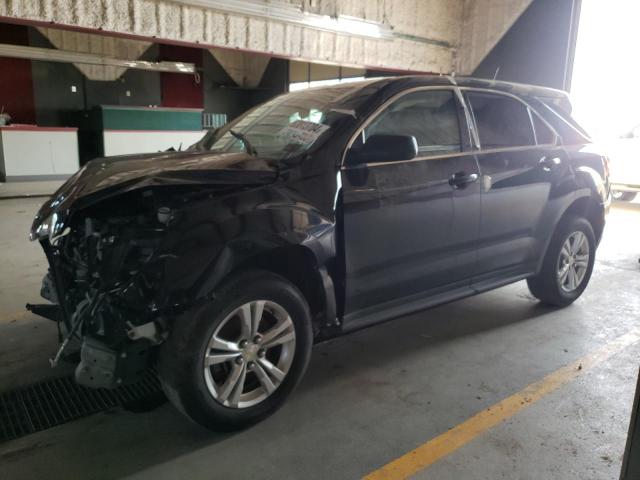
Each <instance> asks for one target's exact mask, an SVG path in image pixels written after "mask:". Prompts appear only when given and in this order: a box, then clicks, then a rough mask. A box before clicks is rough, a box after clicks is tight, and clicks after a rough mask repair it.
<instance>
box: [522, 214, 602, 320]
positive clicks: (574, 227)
mask: <svg viewBox="0 0 640 480" xmlns="http://www.w3.org/2000/svg"><path fill="white" fill-rule="evenodd" d="M571 239H573V243H571V242H572V240H571ZM567 242H569V243H568V245H569V247H571V248H573V246H574V245H577V243H576V242H580V244H581V245H584V244H585V242H586V245H587V248H588V253H586V254H585V250H584V249H579V250H578V252H577V253H576V254H575V258H574V260H573V261H572V260H569V257H568V256H567V255H566V252H565V251H563V247H565V245H566V244H567ZM578 246H579V245H578ZM569 253H571V252H569ZM595 253H596V240H595V235H594V233H593V228H592V227H591V224H590V223H589V222H588V221H587V220H586V219H584V218H582V217H577V216H569V217H567V218H565V219H564V220H563V221H562V223H560V225H558V227H557V228H556V231H555V232H554V234H553V237H552V238H551V242H550V243H549V247H548V248H547V252H546V254H545V257H544V259H543V262H542V269H541V270H540V273H538V274H537V275H535V276H533V277H530V278H528V279H527V285H528V286H529V290H530V291H531V293H532V294H533V295H534V296H535V297H536V298H538V299H539V300H540V301H541V302H543V303H546V304H548V305H554V306H557V307H566V306H567V305H570V304H572V303H573V302H574V301H575V300H576V299H577V298H578V297H579V296H580V295H582V292H584V289H585V288H586V287H587V284H588V283H589V279H590V278H591V273H592V272H593V265H594V263H595ZM572 256H573V255H572ZM585 262H586V265H584V263H585ZM561 268H562V270H561ZM564 272H566V276H565V274H564ZM572 272H575V275H576V276H573V273H572ZM578 280H579V281H578Z"/></svg>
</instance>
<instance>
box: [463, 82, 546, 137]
mask: <svg viewBox="0 0 640 480" xmlns="http://www.w3.org/2000/svg"><path fill="white" fill-rule="evenodd" d="M467 99H468V100H469V103H470V104H471V109H472V111H473V116H474V118H475V121H476V126H477V128H478V135H479V137H480V145H481V146H482V148H483V149H491V148H505V147H520V146H527V145H535V144H536V141H535V137H534V135H533V127H532V125H531V119H530V118H529V111H528V109H527V107H526V105H524V104H523V103H521V102H519V101H517V100H515V99H513V98H510V97H506V96H503V95H492V94H490V93H478V92H469V93H467Z"/></svg>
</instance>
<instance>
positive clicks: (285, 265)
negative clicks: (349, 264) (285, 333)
mask: <svg viewBox="0 0 640 480" xmlns="http://www.w3.org/2000/svg"><path fill="white" fill-rule="evenodd" d="M256 269H257V270H265V271H268V272H271V273H275V274H277V275H280V276H281V277H283V278H285V279H287V280H288V281H289V282H291V283H292V284H293V285H295V286H296V287H297V288H298V289H299V290H300V292H301V293H302V295H303V296H304V297H305V299H306V300H307V303H308V304H309V308H310V310H311V317H312V321H313V330H314V335H317V334H318V333H319V332H320V330H322V329H323V328H327V327H332V326H334V325H335V322H336V299H335V298H336V297H335V290H334V284H333V279H332V278H331V276H330V275H329V273H328V271H327V268H326V266H324V265H319V264H318V261H317V258H316V256H315V255H314V253H313V251H312V250H311V249H310V248H308V247H306V246H303V245H286V246H280V247H276V248H272V249H268V250H265V251H262V252H260V253H258V254H256V255H254V256H251V257H249V258H246V259H245V260H244V261H242V262H240V263H238V264H237V265H236V266H235V267H234V268H233V269H232V270H231V271H230V272H229V275H235V274H236V273H238V272H241V271H244V270H256ZM222 281H224V279H223V280H222Z"/></svg>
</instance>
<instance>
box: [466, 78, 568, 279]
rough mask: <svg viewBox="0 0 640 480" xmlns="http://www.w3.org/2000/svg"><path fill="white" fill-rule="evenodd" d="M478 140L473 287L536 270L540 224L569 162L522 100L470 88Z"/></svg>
mask: <svg viewBox="0 0 640 480" xmlns="http://www.w3.org/2000/svg"><path fill="white" fill-rule="evenodd" d="M465 97H466V99H467V102H468V105H469V107H470V110H471V113H472V117H473V119H474V123H475V128H476V132H477V135H478V140H479V151H478V153H477V159H478V163H479V165H480V172H481V178H480V179H481V182H480V185H481V205H482V207H481V210H482V215H481V217H482V219H481V222H480V234H479V242H478V263H477V267H476V275H475V277H474V283H481V282H488V283H492V282H493V283H496V282H497V283H499V282H500V281H503V280H508V279H513V278H514V277H517V276H521V275H525V274H527V273H531V272H533V271H535V269H536V266H537V260H538V258H539V256H540V254H541V249H542V248H543V245H544V239H541V238H539V237H540V236H541V233H540V232H541V230H540V222H541V219H543V217H544V213H545V210H546V208H547V206H548V203H549V202H550V200H551V199H550V192H551V186H552V184H553V183H554V179H556V178H557V177H558V174H559V172H560V170H561V169H562V168H564V167H565V166H566V164H567V162H566V154H565V153H564V150H563V149H562V147H561V146H559V145H558V142H557V135H556V134H555V132H553V131H552V130H551V128H550V127H549V125H547V124H546V123H545V122H544V121H543V120H542V119H541V118H540V117H539V116H538V115H537V114H536V113H535V112H534V111H533V110H532V109H530V108H529V107H528V105H527V104H525V103H524V102H523V101H521V100H520V99H518V98H516V97H514V96H512V95H507V94H500V93H495V92H487V91H476V90H471V89H467V90H465Z"/></svg>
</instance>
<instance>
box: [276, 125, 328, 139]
mask: <svg viewBox="0 0 640 480" xmlns="http://www.w3.org/2000/svg"><path fill="white" fill-rule="evenodd" d="M328 129H329V125H323V124H321V123H314V122H307V121H305V120H296V121H295V122H292V123H290V124H289V125H288V126H286V127H284V128H283V129H282V130H280V132H279V133H278V136H279V137H280V138H282V139H283V140H284V141H285V142H287V143H301V144H303V145H307V144H310V143H313V142H315V141H316V140H317V139H318V137H319V136H320V135H322V134H323V133H324V132H326V131H327V130H328Z"/></svg>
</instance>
